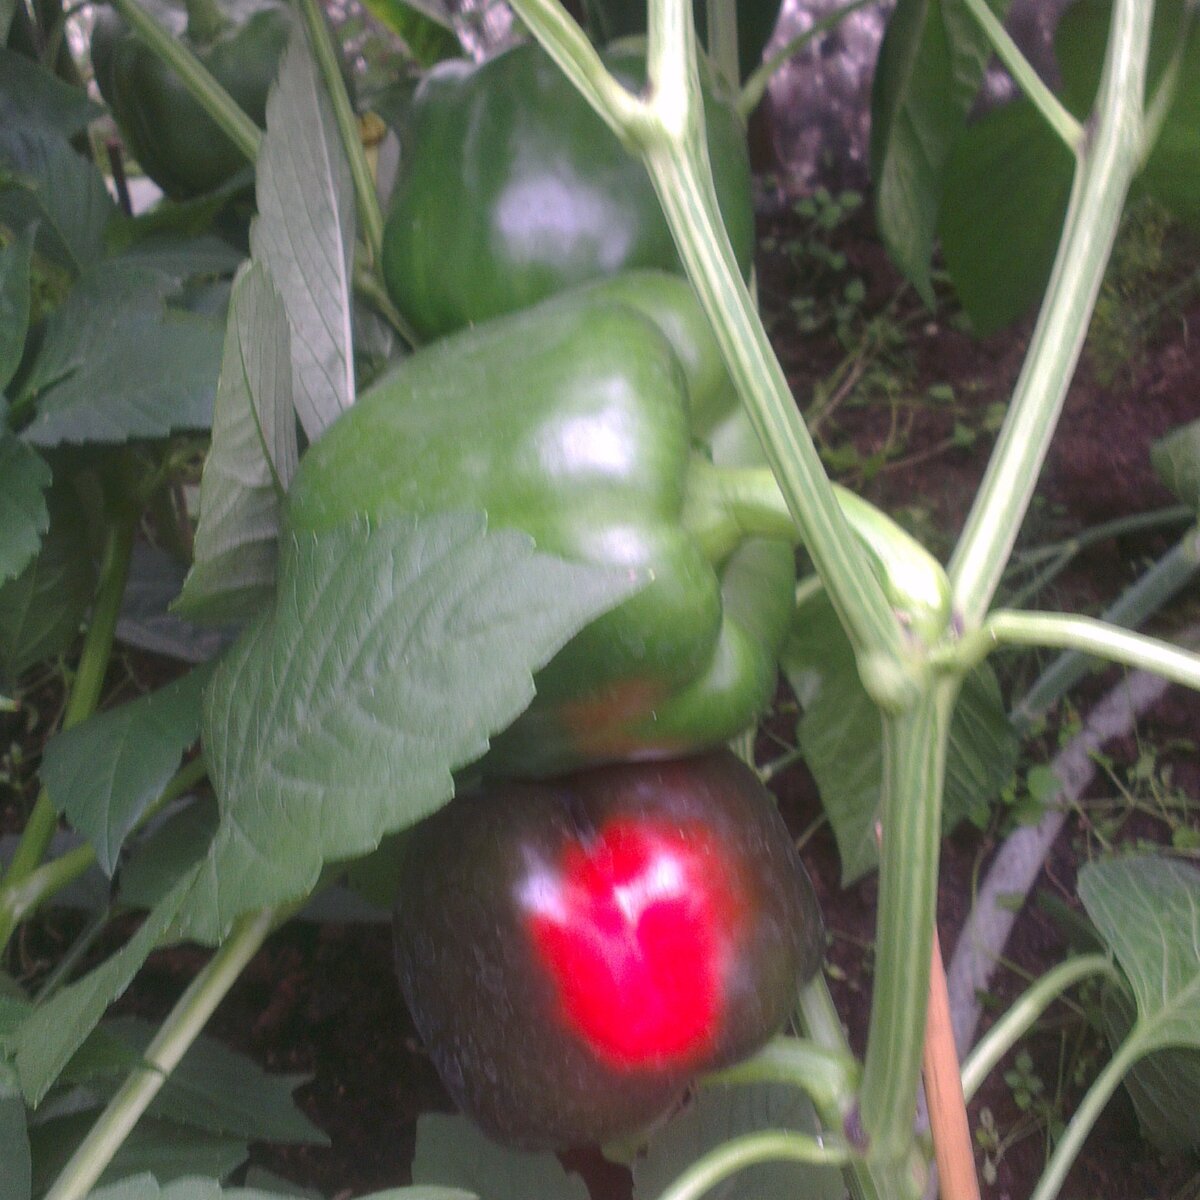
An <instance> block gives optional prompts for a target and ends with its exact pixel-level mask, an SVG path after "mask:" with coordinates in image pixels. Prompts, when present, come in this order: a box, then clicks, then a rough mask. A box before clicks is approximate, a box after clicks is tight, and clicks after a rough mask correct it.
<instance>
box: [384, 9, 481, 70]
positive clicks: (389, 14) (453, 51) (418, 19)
mask: <svg viewBox="0 0 1200 1200" xmlns="http://www.w3.org/2000/svg"><path fill="white" fill-rule="evenodd" d="M366 9H367V11H368V12H369V13H370V14H371V16H373V17H374V18H375V19H376V20H377V21H378V22H379V23H380V24H381V25H383V26H384V27H385V28H387V29H390V30H391V31H392V32H393V33H394V34H395V35H396V36H397V37H398V38H400V40H401V41H402V42H403V43H404V44H405V46H407V47H408V51H409V53H410V54H411V55H412V56H413V58H414V59H416V61H417V62H418V63H420V65H421V66H423V67H432V66H433V64H434V63H437V62H441V61H442V59H445V58H455V57H457V56H458V55H460V54H461V53H462V46H461V45H460V44H459V41H458V35H457V34H456V33H455V32H454V25H453V23H452V22H451V20H450V18H449V15H448V14H447V13H446V12H445V11H444V9H443V6H442V5H440V4H434V5H431V4H412V3H406V2H405V0H366Z"/></svg>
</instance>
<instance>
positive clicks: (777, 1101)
mask: <svg viewBox="0 0 1200 1200" xmlns="http://www.w3.org/2000/svg"><path fill="white" fill-rule="evenodd" d="M766 1129H771V1130H776V1129H780V1130H790V1131H794V1132H796V1133H808V1134H816V1133H817V1132H818V1125H817V1119H816V1115H815V1114H814V1113H813V1108H812V1105H811V1104H810V1103H809V1100H808V1097H807V1096H805V1094H804V1093H803V1092H802V1091H800V1090H799V1089H798V1088H795V1087H785V1086H783V1085H782V1084H750V1085H746V1086H743V1087H706V1088H703V1089H701V1091H700V1092H699V1094H698V1095H697V1096H696V1097H695V1099H694V1100H693V1101H692V1102H691V1103H690V1104H689V1105H688V1106H687V1108H685V1109H684V1110H683V1112H681V1113H680V1114H679V1115H678V1116H677V1117H675V1118H674V1119H673V1120H671V1121H670V1122H669V1123H668V1124H667V1125H666V1126H664V1127H663V1128H662V1129H660V1130H658V1131H656V1132H655V1134H654V1136H653V1137H652V1138H651V1139H650V1145H649V1147H648V1148H647V1150H646V1153H645V1154H643V1155H641V1156H639V1157H638V1158H637V1159H635V1160H634V1163H633V1194H634V1200H655V1198H656V1197H657V1196H659V1195H661V1194H662V1193H663V1192H664V1191H665V1190H666V1189H667V1187H668V1186H669V1185H670V1184H671V1183H672V1182H673V1181H674V1180H675V1179H676V1178H677V1177H678V1176H679V1175H681V1174H682V1173H683V1172H684V1171H686V1170H687V1169H688V1168H689V1167H690V1166H691V1165H692V1164H693V1163H695V1162H696V1161H697V1160H698V1159H699V1158H701V1157H702V1156H703V1155H705V1154H707V1153H708V1152H709V1151H710V1150H715V1149H716V1148H717V1147H718V1146H720V1145H721V1144H722V1143H724V1142H727V1141H729V1140H730V1139H732V1138H735V1137H739V1136H741V1135H742V1134H747V1133H761V1132H762V1131H763V1130H766ZM844 1194H845V1189H844V1188H843V1185H842V1176H841V1172H840V1171H838V1170H837V1169H836V1168H834V1167H817V1166H810V1165H808V1164H806V1163H795V1162H786V1163H784V1162H768V1163H757V1164H755V1165H754V1166H752V1167H748V1168H746V1169H745V1170H742V1171H738V1172H737V1173H736V1174H734V1175H730V1176H728V1177H727V1178H725V1179H724V1180H722V1181H721V1182H720V1183H718V1184H716V1185H715V1186H714V1187H712V1188H710V1189H709V1190H708V1191H706V1192H705V1194H704V1195H705V1200H742V1198H743V1197H750V1196H753V1197H754V1200H796V1198H797V1197H800V1196H803V1197H804V1200H842V1197H843V1195H844Z"/></svg>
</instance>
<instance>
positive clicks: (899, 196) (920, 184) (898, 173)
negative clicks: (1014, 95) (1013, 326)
mask: <svg viewBox="0 0 1200 1200" xmlns="http://www.w3.org/2000/svg"><path fill="white" fill-rule="evenodd" d="M1009 3H1010V0H989V7H990V8H991V9H992V11H993V12H994V13H996V15H997V16H998V17H999V18H1000V19H1001V20H1003V18H1004V15H1005V13H1007V11H1008V5H1009ZM991 52H992V51H991V43H990V42H989V41H988V37H987V34H986V33H985V32H984V31H983V30H982V29H981V28H980V26H979V24H978V23H977V22H976V21H975V20H974V19H973V18H972V16H971V14H970V13H969V12H968V11H967V9H966V7H965V6H964V5H962V4H959V3H957V2H955V0H899V3H898V4H897V5H896V10H895V12H894V13H893V14H892V16H891V18H890V19H889V21H888V27H887V31H886V33H885V34H884V39H883V44H882V45H881V46H880V50H879V58H878V62H877V65H876V69H875V82H874V90H873V92H872V96H871V175H872V178H873V179H874V181H875V212H876V220H877V222H878V225H879V231H880V234H881V236H882V237H883V241H884V244H885V245H886V246H887V249H888V253H889V254H890V255H891V258H892V261H893V262H894V263H895V264H896V265H897V266H898V267H899V268H900V270H901V272H903V274H904V275H905V277H906V278H907V279H908V280H909V282H910V283H912V285H913V286H914V287H915V288H916V289H917V291H918V293H920V295H921V296H922V298H923V299H924V300H925V301H926V303H928V304H932V303H933V284H932V281H931V279H930V271H929V264H930V259H931V257H932V255H933V243H934V236H935V234H936V232H937V227H938V211H939V208H940V205H941V201H942V191H943V179H942V173H943V170H944V168H945V165H946V160H947V158H948V156H949V154H950V149H951V147H952V146H953V144H954V141H955V139H956V138H957V136H958V135H959V133H960V132H961V130H962V128H963V126H964V124H965V122H966V117H967V113H968V112H969V111H970V108H971V105H972V103H973V102H974V100H975V96H976V93H977V92H978V91H979V85H980V84H981V83H982V82H983V73H984V69H985V68H986V66H987V62H988V59H989V58H990V57H991Z"/></svg>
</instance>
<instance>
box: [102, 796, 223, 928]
mask: <svg viewBox="0 0 1200 1200" xmlns="http://www.w3.org/2000/svg"><path fill="white" fill-rule="evenodd" d="M219 823H220V818H219V814H218V812H217V803H216V801H215V800H214V799H213V798H212V797H211V796H208V795H202V796H197V797H195V798H194V799H193V800H192V801H191V802H190V803H188V804H185V805H184V806H183V807H182V808H180V809H178V810H177V811H175V812H173V813H171V815H170V816H168V817H167V818H166V819H165V820H163V821H161V822H160V823H158V824H156V825H155V826H154V828H153V829H152V830H151V831H150V832H149V833H148V834H147V835H146V836H145V837H142V838H139V839H138V840H137V841H135V842H134V843H133V844H132V846H131V847H130V848H129V849H128V850H127V852H126V856H125V861H124V862H123V863H122V864H121V876H120V885H121V886H120V901H121V903H122V904H124V905H126V906H127V907H129V908H134V909H137V908H145V909H148V908H153V907H154V906H155V905H156V904H158V902H159V901H160V900H161V899H162V898H163V897H164V896H165V895H166V894H167V893H168V892H169V891H170V890H171V889H172V888H173V887H174V886H175V885H176V884H177V883H178V882H179V881H180V880H181V879H182V878H183V877H184V875H186V874H187V873H188V872H189V871H191V870H192V869H193V868H195V866H196V864H197V863H198V862H199V861H200V859H201V858H203V857H204V855H205V853H206V852H207V850H208V846H209V843H210V842H211V841H212V839H213V834H215V833H216V832H217V825H218V824H219Z"/></svg>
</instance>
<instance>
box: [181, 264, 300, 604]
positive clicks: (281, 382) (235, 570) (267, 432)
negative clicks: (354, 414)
mask: <svg viewBox="0 0 1200 1200" xmlns="http://www.w3.org/2000/svg"><path fill="white" fill-rule="evenodd" d="M291 344H292V343H291V337H290V334H289V331H288V319H287V313H286V311H285V310H284V307H283V301H282V300H281V299H280V297H279V293H278V292H276V290H275V287H274V284H273V283H272V281H271V276H270V275H269V274H268V272H267V269H266V268H265V267H264V266H263V265H262V264H261V263H259V262H253V263H251V264H249V265H247V266H246V267H243V268H242V270H241V271H240V272H239V273H238V277H237V280H236V281H235V283H234V287H233V297H232V300H231V302H230V308H229V322H228V324H227V325H226V328H225V349H224V353H223V355H222V359H221V378H220V382H219V383H218V385H217V399H216V403H215V404H214V406H213V433H212V449H211V450H210V451H209V455H208V459H207V461H206V462H205V464H204V475H203V478H202V479H201V481H200V524H199V527H198V528H197V530H196V538H195V546H194V551H193V566H192V569H191V571H190V572H189V573H188V577H187V579H186V581H185V582H184V585H183V592H182V594H181V595H180V597H179V599H178V601H177V602H176V604H175V605H174V609H175V611H177V612H179V613H180V614H181V615H183V616H185V617H190V618H193V619H201V620H213V621H232V620H237V619H247V618H249V617H251V616H255V615H256V614H258V613H260V612H262V611H263V610H264V609H265V608H266V607H267V605H268V603H269V601H270V599H271V596H272V595H273V594H274V591H275V569H276V555H277V543H278V538H279V520H280V501H281V499H282V497H283V495H284V493H285V492H286V490H287V486H288V484H289V483H290V482H291V478H292V473H293V472H294V471H295V469H296V458H297V440H296V416H295V410H294V408H293V406H292V368H291Z"/></svg>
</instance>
